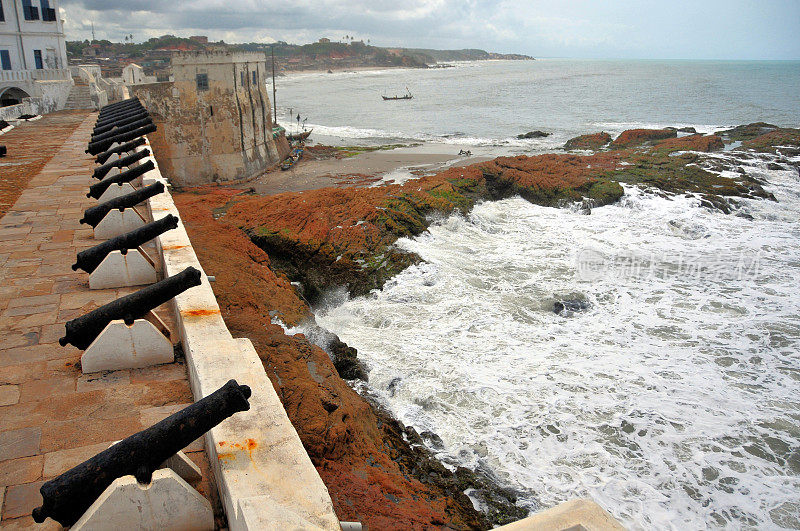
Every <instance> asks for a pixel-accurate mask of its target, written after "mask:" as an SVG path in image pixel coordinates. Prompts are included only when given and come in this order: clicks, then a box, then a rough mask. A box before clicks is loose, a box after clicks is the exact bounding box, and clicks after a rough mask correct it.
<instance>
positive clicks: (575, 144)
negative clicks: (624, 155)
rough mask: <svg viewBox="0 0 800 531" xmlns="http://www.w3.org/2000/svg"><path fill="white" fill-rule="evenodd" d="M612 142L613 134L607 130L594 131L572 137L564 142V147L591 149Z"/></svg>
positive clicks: (596, 148) (568, 148)
mask: <svg viewBox="0 0 800 531" xmlns="http://www.w3.org/2000/svg"><path fill="white" fill-rule="evenodd" d="M609 142H611V135H609V134H608V133H606V132H600V133H594V134H590V135H581V136H576V137H575V138H570V139H569V140H567V143H566V144H564V149H567V150H570V149H591V150H598V149H600V148H601V147H603V146H605V145H606V144H608V143H609Z"/></svg>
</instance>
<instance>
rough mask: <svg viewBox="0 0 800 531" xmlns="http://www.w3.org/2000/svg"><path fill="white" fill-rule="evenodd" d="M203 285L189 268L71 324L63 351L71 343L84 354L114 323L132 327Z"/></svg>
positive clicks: (106, 305) (68, 324)
mask: <svg viewBox="0 0 800 531" xmlns="http://www.w3.org/2000/svg"><path fill="white" fill-rule="evenodd" d="M200 284H201V280H200V271H198V270H197V269H195V268H193V267H191V266H190V267H187V268H186V269H184V270H183V271H182V272H180V273H178V274H177V275H173V276H171V277H169V278H165V279H164V280H161V281H160V282H156V283H155V284H152V285H150V286H147V287H146V288H142V289H140V290H139V291H137V292H135V293H131V294H130V295H126V296H124V297H120V298H119V299H117V300H115V301H111V302H109V303H108V304H105V305H103V306H101V307H99V308H97V309H96V310H92V311H91V312H89V313H87V314H86V315H82V316H81V317H78V318H76V319H73V320H72V321H68V322H67V324H66V334H65V335H64V337H62V338H61V339H59V340H58V342H59V344H60V345H61V346H62V347H63V346H66V345H67V343H71V344H72V345H75V346H76V347H78V348H79V349H81V350H86V348H87V347H88V346H89V345H91V344H92V341H94V340H95V338H97V336H99V335H100V332H102V331H103V329H104V328H105V327H106V326H107V325H108V323H110V322H111V321H116V320H123V321H125V323H127V324H129V325H130V324H133V322H134V321H135V320H136V319H139V318H141V317H144V316H145V315H146V314H147V312H149V311H150V310H152V309H153V308H156V307H158V306H160V305H162V304H164V303H165V302H167V301H168V300H170V299H172V298H173V297H175V296H176V295H180V294H181V293H183V292H184V291H186V290H187V289H189V288H193V287H195V286H199V285H200Z"/></svg>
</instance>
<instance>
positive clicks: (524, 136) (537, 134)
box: [517, 130, 550, 140]
mask: <svg viewBox="0 0 800 531" xmlns="http://www.w3.org/2000/svg"><path fill="white" fill-rule="evenodd" d="M548 136H550V133H545V132H544V131H538V130H537V131H528V132H527V133H523V134H521V135H517V138H519V139H520V140H523V139H527V138H544V137H548Z"/></svg>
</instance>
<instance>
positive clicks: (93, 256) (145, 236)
mask: <svg viewBox="0 0 800 531" xmlns="http://www.w3.org/2000/svg"><path fill="white" fill-rule="evenodd" d="M177 226H178V218H177V217H175V216H173V215H172V214H170V215H168V216H167V217H165V218H161V219H159V220H158V221H154V222H152V223H148V224H147V225H144V226H143V227H139V228H138V229H134V230H132V231H130V232H128V233H126V234H122V235H120V236H117V237H116V238H111V239H110V240H106V241H104V242H103V243H101V244H98V245H95V246H94V247H92V248H90V249H86V250H85V251H81V252H79V253H78V256H77V258H76V261H75V263H74V264H72V270H73V271H77V270H78V269H83V270H84V271H86V272H87V273H91V272H92V271H94V270H95V269H97V266H99V265H100V263H101V262H102V261H103V260H105V258H106V256H108V255H109V254H110V253H111V252H112V251H120V252H121V253H122V254H127V253H128V251H129V250H131V249H136V248H137V247H139V246H140V245H143V244H145V243H147V242H149V241H150V240H152V239H153V238H156V237H158V236H161V235H162V234H164V233H165V232H167V231H169V230H172V229H174V228H176V227H177Z"/></svg>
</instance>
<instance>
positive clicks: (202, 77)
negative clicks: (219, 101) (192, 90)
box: [197, 74, 208, 90]
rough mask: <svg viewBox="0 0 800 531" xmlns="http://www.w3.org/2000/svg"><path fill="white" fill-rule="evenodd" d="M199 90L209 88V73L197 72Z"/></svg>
mask: <svg viewBox="0 0 800 531" xmlns="http://www.w3.org/2000/svg"><path fill="white" fill-rule="evenodd" d="M197 90H208V74H197Z"/></svg>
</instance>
